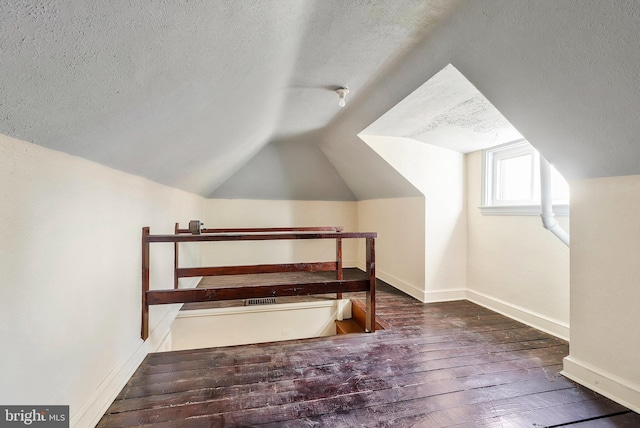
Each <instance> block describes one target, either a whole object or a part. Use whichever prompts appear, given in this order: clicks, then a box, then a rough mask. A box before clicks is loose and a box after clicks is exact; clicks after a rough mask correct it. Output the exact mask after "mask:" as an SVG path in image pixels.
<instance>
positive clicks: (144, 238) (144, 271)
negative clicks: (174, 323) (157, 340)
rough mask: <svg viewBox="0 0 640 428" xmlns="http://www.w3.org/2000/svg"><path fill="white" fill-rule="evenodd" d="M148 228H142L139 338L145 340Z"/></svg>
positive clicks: (147, 324) (146, 334)
mask: <svg viewBox="0 0 640 428" xmlns="http://www.w3.org/2000/svg"><path fill="white" fill-rule="evenodd" d="M148 236H149V228H148V227H143V228H142V326H141V329H140V337H142V340H147V337H149V304H148V303H147V291H149V241H148V240H147V237H148Z"/></svg>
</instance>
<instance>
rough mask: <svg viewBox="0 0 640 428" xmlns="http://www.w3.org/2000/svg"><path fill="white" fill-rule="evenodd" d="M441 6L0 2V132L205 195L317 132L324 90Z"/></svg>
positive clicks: (372, 67) (426, 1)
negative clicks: (272, 147) (277, 147)
mask: <svg viewBox="0 0 640 428" xmlns="http://www.w3.org/2000/svg"><path fill="white" fill-rule="evenodd" d="M450 4H452V3H451V2H450V1H445V0H421V1H417V0H394V1H373V2H370V1H366V2H365V1H356V2H344V1H339V0H335V1H329V0H318V1H308V0H307V1H304V0H300V1H292V0H290V1H269V2H264V1H259V0H254V1H233V2H232V1H186V0H185V1H176V2H157V1H151V0H147V1H144V0H142V1H135V2H130V1H119V0H116V1H110V2H86V1H80V0H78V1H61V0H59V1H56V0H47V1H33V0H18V1H10V2H3V3H2V4H1V5H0V51H1V55H2V58H1V59H2V73H1V75H0V100H1V101H0V133H4V134H7V135H10V136H13V137H16V138H19V139H22V140H26V141H30V142H33V143H36V144H40V145H43V146H46V147H50V148H53V149H57V150H61V151H64V152H67V153H71V154H74V155H78V156H81V157H84V158H87V159H91V160H94V161H97V162H99V163H103V164H106V165H108V166H111V167H114V168H117V169H120V170H123V171H127V172H130V173H133V174H138V175H142V176H145V177H148V178H150V179H152V180H155V181H158V182H161V183H164V184H167V185H171V186H175V187H179V188H183V189H186V190H189V191H192V192H196V193H200V194H202V195H209V194H210V193H211V192H212V191H214V190H215V189H216V188H217V187H218V186H219V185H220V184H221V183H223V182H224V181H225V180H226V179H227V178H229V177H230V176H231V175H232V174H233V173H235V172H236V171H237V170H238V169H240V168H241V167H242V166H243V165H245V164H246V163H247V162H248V161H249V160H250V159H251V158H252V157H253V156H254V155H256V154H257V153H258V152H259V151H260V150H261V149H262V148H263V147H265V145H266V144H268V143H269V142H271V141H280V140H282V139H284V138H287V139H294V140H295V138H296V136H300V138H301V137H303V136H304V135H305V134H306V133H308V132H310V131H313V130H315V129H318V128H322V127H323V126H325V125H326V124H327V123H328V122H329V121H330V120H331V119H332V118H333V117H334V116H335V115H336V114H338V113H339V111H340V108H339V107H338V104H337V95H336V94H335V92H334V90H335V88H336V87H337V86H338V85H348V86H349V88H350V89H351V91H352V93H357V92H358V91H359V90H360V88H361V87H362V86H363V85H365V84H366V83H367V81H369V80H370V79H371V78H372V76H373V75H374V74H375V73H376V72H377V70H378V69H379V68H380V67H381V66H382V65H383V64H384V63H385V62H386V61H388V59H389V58H390V57H392V56H394V55H398V54H399V53H401V52H403V49H404V47H405V46H408V45H410V44H411V43H413V42H415V40H416V39H417V38H418V37H419V35H420V34H422V32H424V30H425V29H426V28H429V26H430V25H431V23H432V22H437V21H438V19H439V17H440V16H441V15H443V14H444V13H445V12H446V11H447V10H448V9H449V8H450ZM318 153H319V154H320V155H321V153H320V152H318ZM323 157H324V156H323ZM324 161H325V162H326V158H325V159H324ZM334 171H335V170H334ZM268 173H269V171H266V172H265V174H268ZM336 177H337V178H338V180H334V181H335V182H336V183H338V181H340V182H342V179H340V178H339V176H338V175H337V173H336ZM316 179H318V180H322V176H318V177H316ZM275 184H277V183H275ZM343 187H344V183H341V184H340V185H339V186H338V187H337V188H336V189H335V190H336V192H337V194H338V197H343V196H344V189H343ZM329 191H330V189H329ZM245 193H246V192H245ZM271 193H277V192H275V191H273V192H271ZM340 195H343V196H340ZM282 196H283V197H287V196H288V194H287V193H283V194H282ZM308 197H309V198H313V197H315V195H314V194H313V192H310V195H308Z"/></svg>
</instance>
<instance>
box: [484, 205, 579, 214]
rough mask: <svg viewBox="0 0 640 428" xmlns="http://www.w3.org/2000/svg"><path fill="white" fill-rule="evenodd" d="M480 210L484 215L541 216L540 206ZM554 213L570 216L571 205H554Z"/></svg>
mask: <svg viewBox="0 0 640 428" xmlns="http://www.w3.org/2000/svg"><path fill="white" fill-rule="evenodd" d="M478 208H480V212H482V215H523V216H532V215H535V216H539V215H540V213H541V208H540V205H508V206H488V207H487V206H483V207H478ZM553 213H554V214H555V215H557V216H568V215H569V205H567V204H562V205H554V206H553Z"/></svg>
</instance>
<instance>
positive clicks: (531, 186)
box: [480, 140, 569, 215]
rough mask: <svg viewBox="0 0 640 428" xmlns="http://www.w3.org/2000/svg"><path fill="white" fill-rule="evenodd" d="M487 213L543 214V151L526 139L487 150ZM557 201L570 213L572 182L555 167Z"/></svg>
mask: <svg viewBox="0 0 640 428" xmlns="http://www.w3.org/2000/svg"><path fill="white" fill-rule="evenodd" d="M483 168H484V176H483V201H482V206H481V207H480V208H481V209H482V212H483V214H509V215H537V214H540V154H539V153H538V151H537V150H536V149H534V148H533V146H532V145H531V144H529V143H528V142H527V141H525V140H519V141H515V142H513V143H508V144H504V145H501V146H497V147H493V148H490V149H487V150H484V152H483ZM551 182H552V193H553V204H554V206H555V207H556V211H557V212H556V213H557V214H561V215H562V214H565V215H566V214H567V213H568V205H569V185H568V184H567V182H566V180H565V179H564V178H563V177H562V175H560V173H559V172H558V171H557V170H556V169H555V168H553V166H552V167H551Z"/></svg>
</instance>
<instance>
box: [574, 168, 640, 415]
mask: <svg viewBox="0 0 640 428" xmlns="http://www.w3.org/2000/svg"><path fill="white" fill-rule="evenodd" d="M639 211H640V176H639V175H634V176H626V177H612V178H598V179H588V180H576V181H572V182H571V228H572V231H573V233H572V236H571V347H570V355H569V357H567V358H566V359H565V364H564V372H563V373H564V374H566V375H568V376H569V377H571V378H572V379H574V380H577V381H579V382H580V383H582V384H584V385H586V386H588V387H589V388H591V389H594V390H596V391H597V392H600V393H602V394H604V395H607V396H609V397H611V398H613V399H614V400H616V401H618V402H620V403H622V404H624V405H626V406H628V407H630V408H631V409H633V410H635V411H636V412H640V360H639V356H640V329H639V328H638V326H639V324H640V315H639V314H640V310H639V302H640V281H639V278H640V263H639V255H640V222H639V221H638V212H639Z"/></svg>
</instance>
